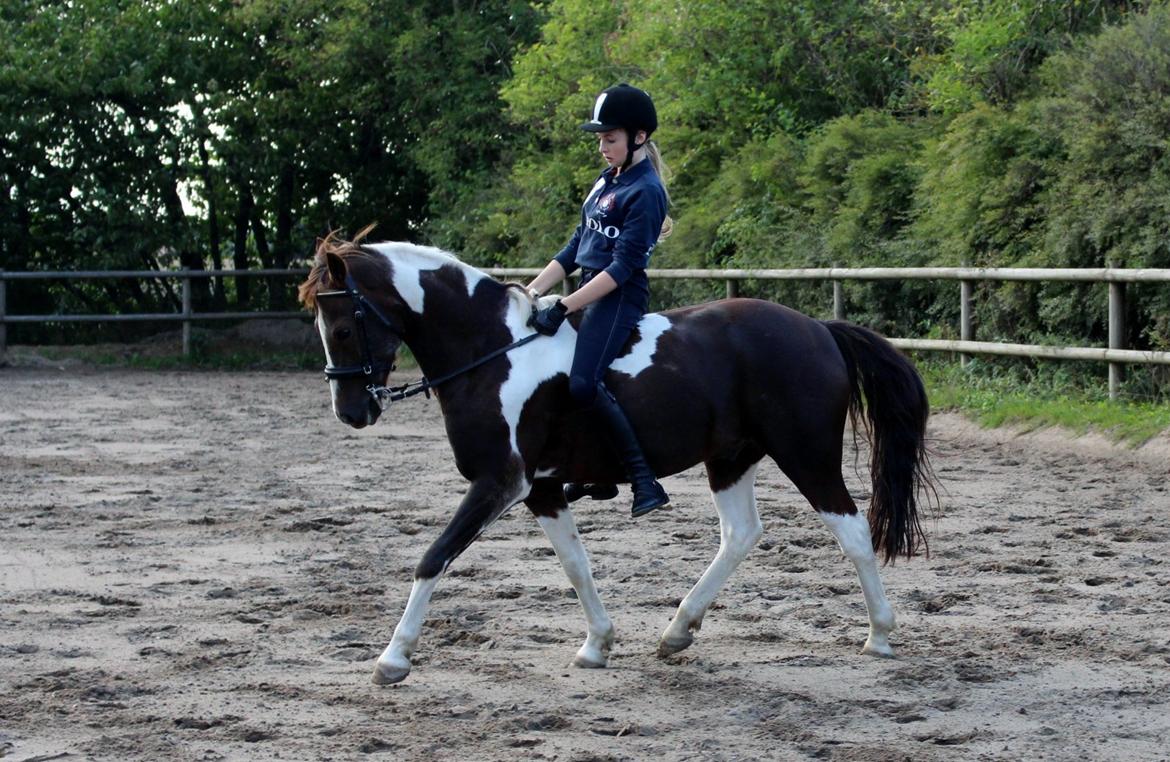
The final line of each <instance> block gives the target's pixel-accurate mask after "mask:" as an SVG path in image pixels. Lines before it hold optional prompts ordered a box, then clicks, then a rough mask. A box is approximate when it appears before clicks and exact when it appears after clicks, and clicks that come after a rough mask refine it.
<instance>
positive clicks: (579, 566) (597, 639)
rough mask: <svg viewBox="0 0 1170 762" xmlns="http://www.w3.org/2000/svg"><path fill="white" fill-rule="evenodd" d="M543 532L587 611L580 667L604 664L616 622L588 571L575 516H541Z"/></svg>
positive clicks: (586, 557)
mask: <svg viewBox="0 0 1170 762" xmlns="http://www.w3.org/2000/svg"><path fill="white" fill-rule="evenodd" d="M536 520H537V521H538V522H539V523H540V527H541V529H543V530H544V533H545V535H546V536H547V537H548V540H549V542H550V543H552V546H553V550H555V551H556V554H557V558H558V559H559V560H560V562H561V567H562V568H563V569H564V570H565V576H566V577H568V578H569V584H571V585H572V586H573V589H574V590H576V591H577V600H578V601H580V602H581V608H582V609H583V610H584V611H585V621H586V623H587V625H588V628H589V629H588V636H587V637H586V638H585V644H584V645H582V646H581V650H579V651H578V652H577V660H578V664H579V665H580V666H600V665H604V664H605V663H606V661H607V659H608V656H609V648H610V645H611V644H612V643H613V622H611V621H610V619H609V615H608V614H606V613H605V606H604V605H603V604H602V603H601V597H600V596H599V595H598V594H597V588H596V586H595V585H594V583H593V572H592V570H591V569H590V568H589V556H588V555H586V553H585V546H584V545H582V544H581V538H580V536H579V535H578V534H577V525H576V523H575V522H574V521H573V514H572V513H571V512H570V511H569V510H568V509H565V510H563V511H561V512H560V513H559V514H557V516H556V518H549V517H547V516H538V517H537V519H536Z"/></svg>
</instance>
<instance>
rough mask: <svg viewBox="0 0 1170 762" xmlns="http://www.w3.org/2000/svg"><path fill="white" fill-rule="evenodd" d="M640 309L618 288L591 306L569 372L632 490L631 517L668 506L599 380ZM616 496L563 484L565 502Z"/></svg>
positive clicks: (572, 387) (639, 299)
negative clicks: (620, 460) (619, 461)
mask: <svg viewBox="0 0 1170 762" xmlns="http://www.w3.org/2000/svg"><path fill="white" fill-rule="evenodd" d="M644 307H645V301H644V298H643V296H642V295H641V294H640V293H639V292H633V293H632V294H627V293H626V290H625V289H618V290H617V291H614V292H612V293H610V294H609V295H608V296H606V297H604V298H602V299H601V300H599V301H597V302H594V303H593V304H591V305H590V306H589V307H588V308H587V309H586V312H585V315H584V317H583V318H582V320H581V325H580V327H579V328H578V330H577V348H576V351H575V352H574V355H573V368H572V371H571V373H570V374H569V393H570V394H571V395H572V396H573V401H574V402H575V403H576V404H577V405H578V406H579V407H582V408H588V409H589V410H590V412H592V413H594V414H595V415H596V417H597V418H598V419H599V420H601V421H602V422H603V424H604V426H605V430H606V432H607V434H608V437H609V440H610V443H611V445H612V446H613V447H614V449H615V450H616V451H617V453H618V455H619V456H620V457H621V459H622V463H623V464H624V465H625V469H626V474H627V475H628V476H629V478H630V484H631V485H632V486H633V488H634V508H633V514H634V516H635V517H636V516H641V515H642V514H644V513H647V512H649V511H652V510H654V509H655V508H661V507H663V506H665V505H668V504H669V502H670V500H669V498H668V497H667V496H666V492H665V491H664V490H663V489H662V487H661V485H659V484H658V483H657V482H656V481H654V474H653V472H651V471H650V467H649V466H648V465H647V463H646V458H645V456H644V455H643V453H642V448H641V446H640V445H639V443H638V439H637V436H636V435H635V433H634V430H633V427H632V426H631V425H630V422H629V419H627V418H626V415H625V413H624V412H623V411H622V409H621V407H620V406H619V405H618V403H617V401H616V400H615V399H614V397H613V395H612V394H610V393H609V391H608V390H607V389H605V387H604V385H603V384H602V383H601V379H602V378H603V377H604V375H605V371H606V370H607V369H608V368H609V364H610V363H611V362H613V359H614V357H615V356H617V354H618V352H620V351H621V349H622V347H624V346H625V344H626V342H627V341H628V340H629V337H630V334H631V333H632V332H633V330H634V328H635V327H636V326H637V324H638V321H639V320H640V319H641V317H642V314H643V312H644V311H645V310H644ZM616 494H617V489H616V487H614V486H612V485H596V484H576V483H570V484H566V485H565V498H566V500H569V501H570V502H571V501H572V500H577V499H580V498H581V497H584V496H585V495H590V496H597V497H598V498H599V499H606V498H608V497H613V496H616Z"/></svg>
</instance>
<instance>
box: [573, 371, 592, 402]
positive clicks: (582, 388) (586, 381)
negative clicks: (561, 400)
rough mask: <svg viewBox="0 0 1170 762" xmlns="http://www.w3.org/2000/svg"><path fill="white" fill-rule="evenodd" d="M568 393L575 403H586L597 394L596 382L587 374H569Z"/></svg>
mask: <svg viewBox="0 0 1170 762" xmlns="http://www.w3.org/2000/svg"><path fill="white" fill-rule="evenodd" d="M569 395H570V396H572V398H573V402H574V403H576V404H577V405H579V406H582V407H583V406H585V405H588V404H590V403H591V402H593V399H594V398H595V397H596V396H597V382H596V381H594V380H593V379H592V378H589V377H588V376H576V375H573V376H569Z"/></svg>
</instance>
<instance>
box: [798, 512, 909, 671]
mask: <svg viewBox="0 0 1170 762" xmlns="http://www.w3.org/2000/svg"><path fill="white" fill-rule="evenodd" d="M817 515H818V516H820V517H821V521H824V522H825V525H826V526H828V527H829V531H831V532H832V533H833V536H834V537H836V538H837V544H838V545H840V546H841V552H843V553H844V554H845V555H846V556H847V557H848V558H849V560H850V561H852V562H853V566H854V568H856V569H857V577H858V580H860V582H861V593H862V595H863V596H865V609H866V611H867V612H868V613H869V638H868V639H867V640H866V642H865V647H866V650H867V651H874V652H876V653H880V654H883V655H886V656H889V655H892V654H893V649H891V648H890V646H889V643H888V641H887V640H886V638H887V636H888V635H889V634H890V631H891V630H893V629H894V624H895V622H894V610H893V609H892V608H891V607H890V602H889V601H888V600H886V591H885V588H884V587H883V586H882V578H881V576H880V575H879V574H878V567H877V557H876V556H875V555H874V552H873V540H872V536H871V535H870V533H869V523H868V522H867V521H866V519H865V516H864V515H862V514H861V513H854V514H852V515H849V516H844V515H841V514H837V513H823V512H821V511H818V512H817Z"/></svg>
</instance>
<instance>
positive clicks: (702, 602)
mask: <svg viewBox="0 0 1170 762" xmlns="http://www.w3.org/2000/svg"><path fill="white" fill-rule="evenodd" d="M757 466H758V463H752V464H750V465H748V466H747V467H746V468H744V466H743V465H742V464H740V465H739V466H738V467H719V466H714V465H713V464H710V463H708V464H707V474H708V479H709V481H710V483H711V496H712V498H713V500H714V501H715V510H716V511H717V512H718V514H719V552H718V553H716V554H715V559H714V560H713V561H712V562H711V565H710V566H708V567H707V570H706V571H705V572H703V576H702V577H700V578H699V581H698V582H697V583H695V586H694V587H693V588H691V591H690V592H689V593H687V596H686V597H685V598H683V600H682V603H680V604H679V607H678V613H676V614H675V616H674V619H673V620H672V621H671V623H670V625H669V626H668V627H667V628H666V630H665V631H664V632H663V633H662V638H661V639H660V640H659V641H658V656H659V657H667V656H670V655H671V654H676V653H678V652H679V651H682V650H684V649H685V648H687V647H688V646H690V645H691V643H692V642H693V641H694V635H693V634H692V633H694V632H695V631H697V630H698V629H699V628H700V627H701V626H702V624H703V615H704V614H705V613H706V612H707V608H708V607H709V606H710V605H711V603H712V602H713V601H714V600H715V596H716V595H718V593H719V591H720V590H721V589H722V588H723V585H724V584H726V582H727V580H728V578H729V577H731V575H732V573H733V572H734V571H735V569H736V567H738V566H739V564H740V562H742V561H743V559H744V558H746V557H747V555H748V553H750V552H751V550H752V548H754V547H755V546H756V543H757V542H759V541H760V537H761V535H763V533H764V527H763V524H761V523H760V514H759V512H758V511H757V510H756V495H755V481H756V468H757Z"/></svg>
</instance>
